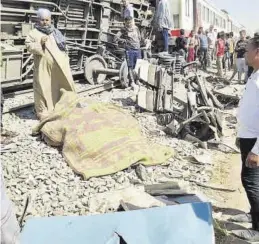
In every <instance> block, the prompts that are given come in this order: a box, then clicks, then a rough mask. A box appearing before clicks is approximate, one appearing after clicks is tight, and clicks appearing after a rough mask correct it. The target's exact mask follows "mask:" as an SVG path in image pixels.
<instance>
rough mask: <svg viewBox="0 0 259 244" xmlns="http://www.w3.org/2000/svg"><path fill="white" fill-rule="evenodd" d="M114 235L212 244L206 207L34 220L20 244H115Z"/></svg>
mask: <svg viewBox="0 0 259 244" xmlns="http://www.w3.org/2000/svg"><path fill="white" fill-rule="evenodd" d="M201 230H202V231H201ZM114 233H117V234H118V235H119V237H121V238H120V241H121V239H123V240H124V241H125V242H126V243H127V244H140V243H141V244H158V243H161V244H165V243H171V244H179V243H184V244H191V243H192V244H201V243H204V244H205V243H206V244H213V243H215V240H214V239H215V238H214V230H213V224H212V208H211V204H209V203H193V204H182V205H173V206H168V207H161V208H151V209H144V210H135V211H127V212H118V213H110V214H104V215H94V216H71V217H49V218H48V217H45V218H33V219H29V220H28V221H27V223H26V225H25V227H24V230H23V232H22V242H21V243H23V244H35V243H37V244H46V243H48V244H71V243H73V244H82V243H91V244H107V243H109V241H111V242H110V243H112V244H115V243H116V244H117V243H118V236H116V235H114ZM197 233H198V234H197Z"/></svg>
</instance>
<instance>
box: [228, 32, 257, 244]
mask: <svg viewBox="0 0 259 244" xmlns="http://www.w3.org/2000/svg"><path fill="white" fill-rule="evenodd" d="M246 61H247V63H248V65H250V66H252V67H253V69H254V71H253V73H252V75H251V76H250V78H249V79H248V81H247V84H246V89H245V91H244V94H243V97H242V99H241V100H240V104H239V109H238V114H237V119H238V125H239V129H238V139H237V142H238V146H239V147H240V151H241V159H242V172H241V180H242V184H243V187H244V188H245V191H246V194H247V198H248V200H249V203H250V207H251V211H250V214H251V219H252V230H249V229H245V230H235V231H233V234H235V235H237V236H238V237H240V238H242V239H245V240H247V241H253V242H258V241H259V37H254V38H252V39H251V40H250V41H249V43H248V45H247V47H246ZM231 220H232V221H236V222H249V221H250V220H249V215H248V214H243V215H238V216H235V217H234V218H232V219H231Z"/></svg>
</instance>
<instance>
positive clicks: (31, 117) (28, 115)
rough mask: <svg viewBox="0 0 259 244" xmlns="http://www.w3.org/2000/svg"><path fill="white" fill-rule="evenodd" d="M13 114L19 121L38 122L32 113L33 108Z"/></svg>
mask: <svg viewBox="0 0 259 244" xmlns="http://www.w3.org/2000/svg"><path fill="white" fill-rule="evenodd" d="M13 113H14V114H15V115H16V116H17V117H19V118H20V119H26V120H27V119H28V120H38V119H37V117H36V114H35V113H34V108H24V109H21V110H19V111H15V112H13Z"/></svg>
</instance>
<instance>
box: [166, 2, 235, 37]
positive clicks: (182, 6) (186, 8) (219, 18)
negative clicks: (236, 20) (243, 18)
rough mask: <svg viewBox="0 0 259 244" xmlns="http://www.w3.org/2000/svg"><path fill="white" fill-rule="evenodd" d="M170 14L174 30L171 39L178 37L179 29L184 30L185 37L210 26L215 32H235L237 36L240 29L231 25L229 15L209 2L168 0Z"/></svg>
mask: <svg viewBox="0 0 259 244" xmlns="http://www.w3.org/2000/svg"><path fill="white" fill-rule="evenodd" d="M168 2H169V4H170V11H171V14H172V18H173V22H174V29H173V30H172V31H171V36H172V37H177V36H179V35H180V29H184V30H185V33H186V35H188V34H189V33H190V31H191V30H195V31H197V30H198V28H199V27H201V26H202V27H203V28H204V30H208V29H209V27H210V25H213V26H214V29H217V31H218V32H219V31H224V32H231V31H233V32H235V34H238V32H239V30H240V28H239V26H237V25H233V21H232V19H231V18H230V16H229V14H228V13H227V12H225V11H222V10H220V9H218V8H217V7H216V6H215V5H214V4H213V3H212V2H210V1H209V0H168Z"/></svg>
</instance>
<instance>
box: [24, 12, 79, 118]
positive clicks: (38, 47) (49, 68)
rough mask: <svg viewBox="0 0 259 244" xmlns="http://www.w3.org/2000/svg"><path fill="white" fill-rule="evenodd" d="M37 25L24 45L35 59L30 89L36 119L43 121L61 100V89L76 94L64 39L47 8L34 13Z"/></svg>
mask: <svg viewBox="0 0 259 244" xmlns="http://www.w3.org/2000/svg"><path fill="white" fill-rule="evenodd" d="M37 17H38V22H37V23H36V24H35V28H34V29H33V30H32V31H31V32H30V33H29V35H28V36H27V38H26V41H25V44H26V47H27V49H28V51H29V52H30V53H32V54H33V58H34V73H33V90H34V103H35V110H36V113H37V116H38V118H39V119H40V120H42V119H44V118H46V117H47V116H48V115H49V114H50V113H51V112H52V111H53V110H54V108H55V105H56V103H57V102H58V101H59V99H60V97H61V92H60V89H61V88H63V89H65V90H66V91H75V87H74V81H73V77H72V73H71V70H70V66H69V58H68V55H67V53H66V43H65V37H64V36H63V35H62V34H61V32H60V31H59V30H58V29H56V28H55V27H54V26H53V25H51V13H50V11H49V10H48V9H44V8H40V9H38V11H37Z"/></svg>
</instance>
